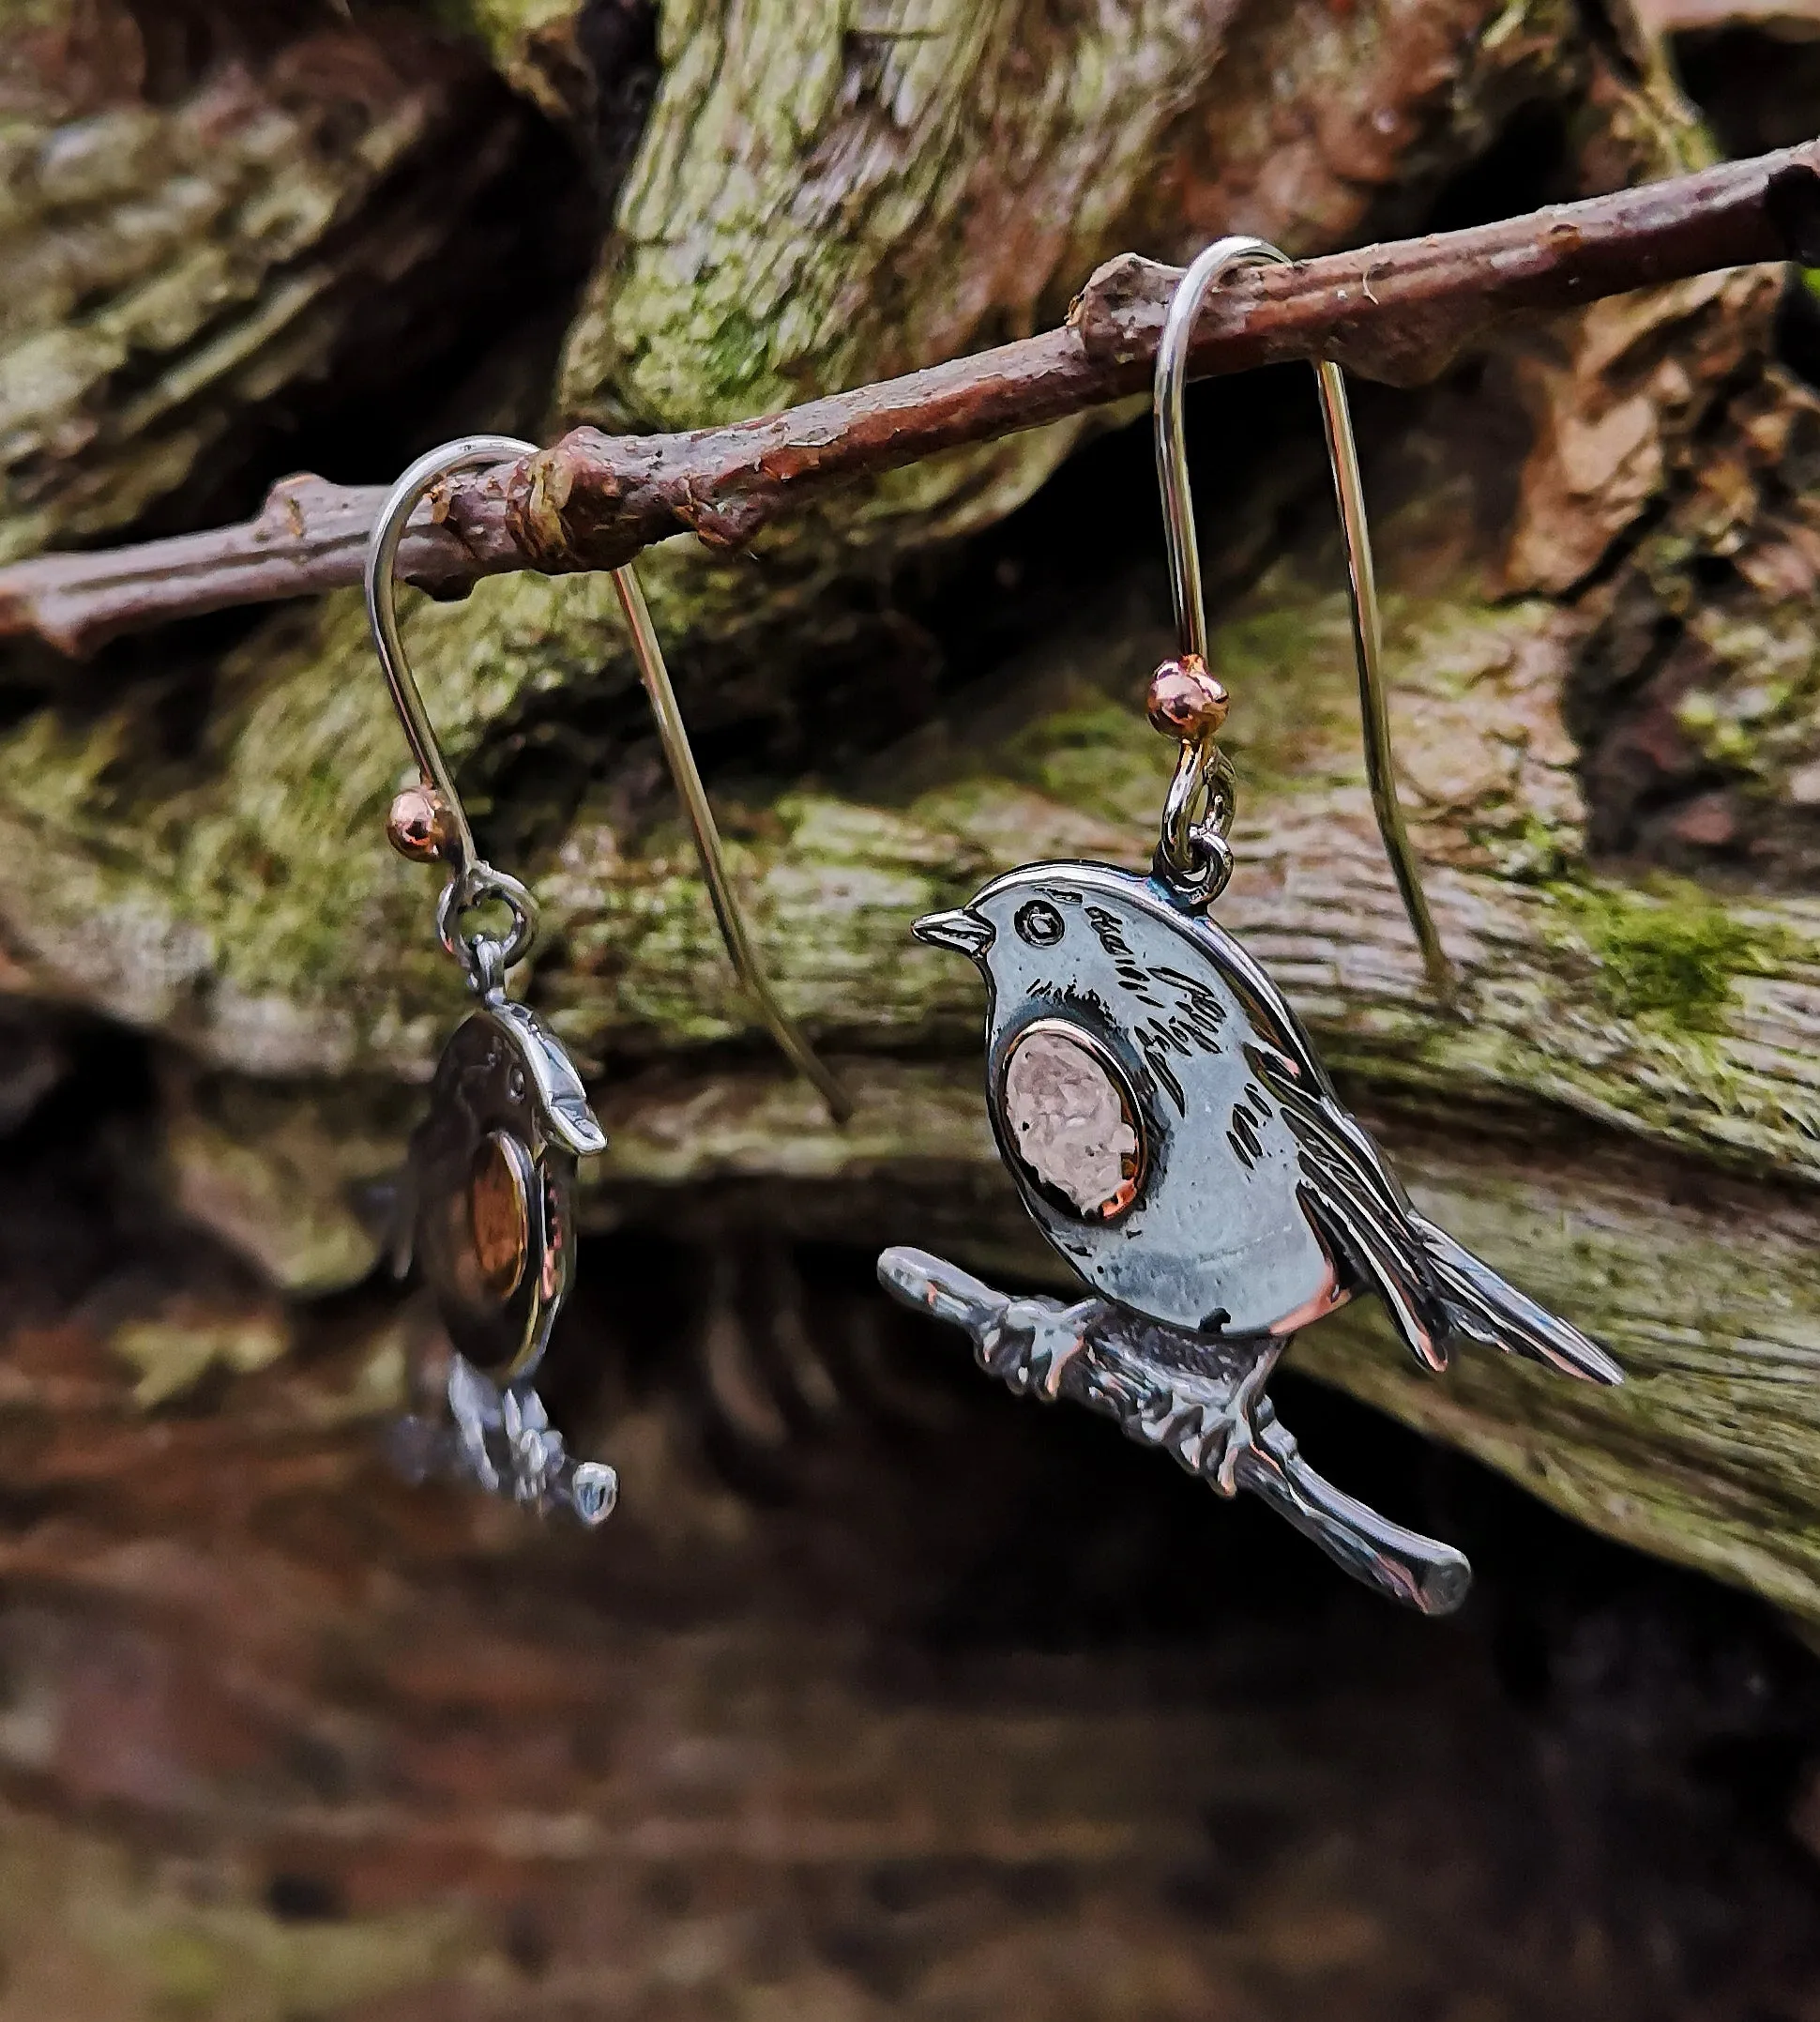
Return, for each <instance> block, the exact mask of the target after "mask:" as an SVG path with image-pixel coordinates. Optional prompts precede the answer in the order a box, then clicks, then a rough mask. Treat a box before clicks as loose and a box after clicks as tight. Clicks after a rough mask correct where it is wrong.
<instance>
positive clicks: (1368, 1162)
mask: <svg viewBox="0 0 1820 2022" xmlns="http://www.w3.org/2000/svg"><path fill="white" fill-rule="evenodd" d="M1245 1054H1246V1058H1247V1059H1248V1060H1249V1061H1250V1063H1251V1072H1253V1073H1254V1074H1255V1075H1256V1076H1257V1078H1258V1080H1259V1081H1260V1082H1261V1083H1262V1084H1263V1085H1264V1087H1266V1089H1267V1090H1268V1091H1269V1093H1270V1094H1271V1095H1272V1096H1274V1097H1275V1099H1276V1101H1277V1103H1278V1106H1279V1107H1280V1108H1281V1110H1282V1116H1283V1120H1284V1121H1285V1122H1286V1123H1287V1124H1288V1125H1289V1129H1290V1132H1291V1134H1292V1135H1293V1136H1294V1137H1295V1140H1296V1148H1297V1155H1298V1161H1299V1163H1300V1166H1301V1186H1300V1191H1301V1195H1302V1198H1303V1200H1304V1201H1305V1202H1306V1203H1307V1206H1308V1209H1309V1212H1310V1213H1311V1214H1312V1217H1313V1218H1314V1221H1315V1224H1316V1225H1317V1226H1318V1227H1319V1229H1320V1230H1321V1232H1322V1234H1323V1235H1324V1236H1326V1237H1327V1240H1328V1241H1329V1242H1331V1243H1333V1244H1334V1245H1335V1246H1336V1247H1337V1248H1338V1249H1339V1251H1340V1252H1341V1254H1342V1255H1343V1256H1344V1257H1345V1258H1346V1260H1347V1261H1348V1262H1349V1263H1351V1264H1352V1265H1353V1267H1354V1268H1355V1269H1357V1271H1358V1272H1359V1273H1360V1275H1361V1276H1363V1277H1364V1278H1365V1279H1367V1280H1368V1281H1369V1283H1370V1285H1371V1286H1372V1289H1373V1291H1375V1292H1376V1293H1377V1295H1378V1297H1379V1298H1380V1299H1382V1300H1383V1301H1384V1304H1385V1308H1386V1310H1387V1311H1388V1313H1389V1315H1390V1317H1391V1319H1392V1321H1393V1322H1394V1323H1395V1325H1396V1329H1397V1331H1398V1332H1399V1333H1400V1334H1401V1335H1402V1336H1403V1340H1404V1342H1405V1343H1407V1345H1408V1346H1409V1350H1410V1352H1411V1353H1412V1354H1413V1355H1414V1356H1415V1358H1416V1360H1417V1361H1418V1362H1420V1363H1421V1364H1422V1365H1423V1367H1424V1368H1427V1369H1433V1370H1436V1371H1439V1370H1442V1369H1445V1368H1446V1367H1447V1362H1448V1356H1447V1346H1446V1335H1447V1318H1446V1315H1445V1312H1444V1311H1443V1309H1442V1306H1441V1302H1440V1300H1439V1299H1438V1298H1437V1296H1436V1287H1435V1285H1434V1281H1433V1277H1432V1275H1431V1273H1430V1270H1429V1260H1428V1255H1427V1252H1426V1250H1425V1249H1424V1247H1423V1244H1422V1241H1421V1238H1420V1236H1419V1235H1418V1232H1417V1229H1416V1227H1415V1225H1414V1224H1413V1223H1412V1221H1411V1217H1410V1208H1409V1200H1408V1196H1407V1195H1406V1194H1405V1193H1403V1188H1402V1187H1401V1186H1400V1185H1399V1184H1398V1182H1397V1180H1396V1178H1395V1177H1394V1175H1392V1173H1391V1172H1390V1170H1389V1168H1388V1166H1387V1165H1386V1164H1385V1163H1384V1161H1383V1159H1382V1157H1381V1156H1380V1155H1379V1152H1378V1148H1377V1147H1376V1146H1375V1145H1374V1144H1373V1142H1372V1140H1371V1139H1370V1138H1369V1137H1368V1136H1367V1135H1366V1134H1365V1133H1364V1131H1363V1130H1361V1129H1360V1128H1359V1126H1358V1125H1357V1123H1356V1122H1355V1121H1354V1120H1353V1118H1352V1117H1349V1116H1348V1115H1347V1114H1346V1112H1345V1111H1344V1110H1343V1109H1342V1108H1341V1107H1340V1105H1339V1103H1338V1102H1336V1101H1335V1100H1334V1099H1333V1097H1332V1095H1331V1093H1330V1091H1329V1089H1328V1087H1327V1077H1326V1075H1325V1074H1323V1075H1321V1077H1320V1080H1319V1082H1318V1084H1316V1085H1315V1086H1312V1087H1311V1085H1310V1079H1311V1077H1309V1076H1308V1075H1307V1074H1306V1073H1305V1072H1303V1070H1302V1068H1301V1066H1300V1063H1298V1062H1297V1060H1296V1059H1295V1057H1293V1056H1291V1055H1289V1054H1286V1053H1283V1052H1281V1051H1279V1050H1278V1049H1277V1048H1275V1047H1273V1046H1270V1045H1268V1044H1265V1043H1261V1042H1254V1043H1252V1044H1251V1045H1249V1046H1247V1047H1246V1049H1245Z"/></svg>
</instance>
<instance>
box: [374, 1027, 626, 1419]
mask: <svg viewBox="0 0 1820 2022" xmlns="http://www.w3.org/2000/svg"><path fill="white" fill-rule="evenodd" d="M606 1143H607V1140H606V1135H605V1133H603V1132H602V1131H601V1129H600V1126H599V1123H598V1122H597V1121H596V1120H595V1117H594V1115H593V1112H592V1111H591V1110H590V1109H589V1108H588V1106H587V1097H586V1095H585V1093H584V1090H583V1087H582V1083H581V1078H580V1076H579V1075H578V1074H577V1073H576V1072H575V1070H574V1068H573V1066H572V1065H571V1064H570V1062H569V1057H568V1056H567V1055H566V1054H565V1053H564V1052H563V1050H562V1048H561V1047H560V1046H559V1045H558V1044H557V1043H556V1041H554V1039H553V1038H552V1037H551V1036H550V1034H549V1033H548V1032H546V1031H545V1030H544V1028H543V1026H541V1025H540V1024H539V1023H538V1020H537V1018H536V1016H535V1015H534V1014H533V1013H532V1012H530V1011H527V1010H525V1008H524V1007H523V1005H522V1004H512V1003H508V1002H506V1001H505V1000H504V999H503V998H495V999H494V1000H493V1002H492V1003H489V1004H486V1005H483V1006H482V1007H481V1008H480V1009H478V1010H477V1011H475V1012H474V1013H473V1014H472V1015H471V1016H470V1017H469V1018H468V1019H467V1020H466V1022H465V1023H464V1024H463V1026H461V1028H460V1029H459V1030H458V1031H457V1032H456V1033H455V1034H454V1036H453V1037H452V1038H451V1039H450V1040H449V1041H448V1043H447V1046H446V1047H445V1048H444V1049H443V1056H442V1059H441V1060H440V1062H439V1063H438V1065H437V1068H436V1078H435V1081H434V1083H433V1084H432V1087H431V1091H430V1104H429V1108H428V1111H427V1113H426V1115H425V1117H424V1119H423V1121H422V1122H421V1123H420V1124H419V1125H418V1126H417V1131H416V1133H414V1135H413V1137H412V1139H411V1161H410V1167H409V1172H410V1190H411V1199H410V1204H409V1205H410V1209H411V1222H412V1229H413V1239H412V1254H414V1255H415V1256H416V1258H417V1263H418V1265H419V1267H420V1268H421V1269H422V1271H423V1275H424V1278H425V1281H426V1282H427V1283H428V1285H430V1287H431V1289H432V1293H433V1294H434V1296H435V1300H436V1305H437V1310H438V1312H439V1314H440V1315H441V1318H442V1322H443V1325H444V1327H445V1328H446V1329H447V1333H448V1338H449V1340H450V1341H451V1342H452V1343H453V1344H454V1345H455V1347H456V1348H457V1349H458V1350H459V1351H460V1352H461V1353H462V1354H463V1356H464V1357H466V1359H467V1360H468V1361H471V1362H472V1363H473V1364H474V1365H475V1366H476V1367H477V1368H478V1369H479V1370H480V1371H481V1372H482V1373H483V1374H484V1375H486V1376H490V1377H493V1378H495V1379H496V1380H498V1381H500V1382H502V1383H503V1382H510V1381H512V1380H513V1379H514V1378H516V1377H518V1376H526V1375H528V1374H529V1373H530V1372H531V1371H532V1370H533V1369H535V1368H536V1367H537V1365H538V1362H539V1361H541V1360H542V1359H543V1353H544V1350H545V1348H546V1347H548V1345H549V1343H550V1330H551V1328H552V1327H553V1326H554V1324H555V1318H556V1315H557V1313H558V1312H559V1311H560V1310H561V1307H562V1302H563V1300H564V1297H565V1296H566V1294H567V1293H568V1290H569V1278H570V1274H571V1271H572V1269H573V1264H574V1250H575V1215H574V1189H575V1172H576V1162H577V1160H579V1159H584V1158H589V1157H592V1156H593V1155H594V1154H595V1153H597V1152H600V1151H603V1150H605V1148H606Z"/></svg>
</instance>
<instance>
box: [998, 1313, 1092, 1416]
mask: <svg viewBox="0 0 1820 2022" xmlns="http://www.w3.org/2000/svg"><path fill="white" fill-rule="evenodd" d="M1100 1310H1101V1307H1100V1301H1099V1300H1096V1299H1087V1300H1081V1301H1080V1302H1079V1303H1078V1304H1076V1305H1072V1306H1064V1305H1063V1304H1062V1303H1061V1302H1060V1300H1054V1299H1013V1300H1010V1301H1009V1303H1008V1304H1007V1305H1006V1307H1005V1311H1004V1313H1003V1314H1002V1315H1000V1316H999V1318H998V1320H997V1321H996V1322H995V1323H993V1325H991V1326H989V1327H986V1328H984V1329H982V1330H979V1331H978V1333H977V1334H976V1336H975V1347H974V1353H975V1355H976V1357H977V1358H978V1363H979V1366H980V1368H982V1369H983V1370H985V1371H986V1373H987V1374H988V1375H989V1376H997V1377H998V1378H999V1379H1000V1380H1001V1381H1002V1382H1003V1383H1004V1384H1005V1385H1006V1386H1007V1388H1008V1389H1009V1390H1010V1391H1012V1392H1013V1393H1014V1394H1015V1395H1017V1396H1019V1397H1024V1396H1037V1397H1040V1398H1042V1399H1043V1400H1044V1401H1045V1402H1046V1403H1049V1404H1054V1401H1055V1399H1056V1398H1058V1397H1059V1396H1060V1395H1061V1394H1062V1376H1063V1373H1064V1371H1066V1369H1067V1368H1068V1365H1069V1362H1071V1361H1073V1360H1074V1358H1075V1357H1076V1356H1077V1355H1079V1354H1080V1352H1081V1350H1082V1349H1083V1348H1084V1346H1085V1345H1086V1338H1087V1331H1086V1330H1087V1328H1088V1326H1089V1324H1090V1323H1091V1322H1092V1320H1093V1319H1094V1318H1095V1317H1096V1316H1097V1315H1098V1314H1099V1313H1100Z"/></svg>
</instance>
